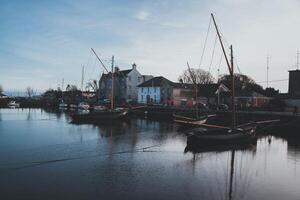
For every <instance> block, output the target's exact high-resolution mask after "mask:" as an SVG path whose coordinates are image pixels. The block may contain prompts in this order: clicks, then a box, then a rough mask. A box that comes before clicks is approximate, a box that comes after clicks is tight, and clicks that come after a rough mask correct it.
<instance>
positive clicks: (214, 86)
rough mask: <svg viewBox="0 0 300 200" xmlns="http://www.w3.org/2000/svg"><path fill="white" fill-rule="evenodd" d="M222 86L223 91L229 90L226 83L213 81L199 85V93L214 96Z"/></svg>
mask: <svg viewBox="0 0 300 200" xmlns="http://www.w3.org/2000/svg"><path fill="white" fill-rule="evenodd" d="M220 86H221V89H222V90H223V91H222V92H229V89H228V88H227V87H226V86H225V85H224V84H218V83H211V84H200V85H198V95H199V96H205V97H212V96H215V95H216V92H217V90H218V89H219V87H220Z"/></svg>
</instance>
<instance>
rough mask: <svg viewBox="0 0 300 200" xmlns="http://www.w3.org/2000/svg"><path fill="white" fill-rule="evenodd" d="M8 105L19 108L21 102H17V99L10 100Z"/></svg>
mask: <svg viewBox="0 0 300 200" xmlns="http://www.w3.org/2000/svg"><path fill="white" fill-rule="evenodd" d="M7 106H8V107H12V108H18V107H20V104H19V103H17V102H16V101H10V102H9V103H8V104H7Z"/></svg>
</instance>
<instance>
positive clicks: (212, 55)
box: [208, 35, 218, 73]
mask: <svg viewBox="0 0 300 200" xmlns="http://www.w3.org/2000/svg"><path fill="white" fill-rule="evenodd" d="M217 39H218V35H216V37H215V42H214V47H213V51H212V54H211V59H210V64H209V70H208V72H209V73H210V70H211V66H212V63H213V59H214V55H215V49H216V44H217Z"/></svg>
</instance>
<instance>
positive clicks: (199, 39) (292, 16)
mask: <svg viewBox="0 0 300 200" xmlns="http://www.w3.org/2000/svg"><path fill="white" fill-rule="evenodd" d="M0 3H1V6H0V84H1V85H2V86H3V88H4V90H10V91H22V90H25V88H26V87H27V86H30V87H33V88H35V89H37V90H39V91H43V90H45V89H47V88H49V87H52V88H56V87H57V86H58V85H59V84H60V83H61V80H62V78H64V79H65V84H67V83H69V84H77V85H78V86H79V85H80V79H81V67H82V65H85V66H86V74H85V79H86V80H88V79H96V78H97V79H98V78H99V76H100V74H101V73H102V72H103V69H102V68H101V67H100V66H99V63H98V62H97V61H96V58H95V57H94V55H92V53H91V51H90V48H91V47H93V48H94V49H95V50H96V51H97V52H98V53H99V54H100V57H101V58H103V59H104V60H106V61H105V62H106V64H107V65H109V62H108V59H109V58H110V57H111V55H112V54H113V55H115V58H116V65H117V66H119V67H120V68H121V69H126V68H129V67H130V66H131V64H132V63H133V62H135V63H137V66H138V70H139V71H140V72H141V73H143V74H153V75H155V76H157V75H163V76H165V77H167V78H169V79H171V80H173V81H175V80H176V79H177V77H178V75H179V74H180V73H181V72H182V71H183V70H184V69H186V61H189V62H190V64H191V65H192V66H194V67H198V66H199V62H200V57H201V53H202V49H203V46H204V40H205V35H206V32H207V28H208V23H209V17H210V16H209V15H210V13H211V12H213V13H215V15H216V19H217V22H218V24H219V27H220V29H221V32H222V34H223V37H224V39H226V41H227V42H228V43H229V44H233V46H234V50H235V58H236V61H237V64H238V66H239V68H240V71H241V72H242V73H245V74H247V75H249V76H251V77H252V78H254V79H255V80H256V81H257V82H263V81H265V80H266V57H267V56H268V55H269V56H270V80H281V79H287V78H288V73H287V71H288V70H289V69H293V68H295V62H296V52H297V50H298V49H299V50H300V37H299V36H300V27H299V24H300V12H298V11H299V9H300V1H299V0H285V1H281V0H215V1H208V0H207V1H206V0H185V1H183V0H148V1H146V0H136V1H135V0H132V1H129V0H115V1H103V0H85V1H83V0H60V1H59V0H49V1H48V0H43V1H40V0H27V1H21V0H19V1H18V0H1V2H0ZM214 39H215V31H214V29H213V28H211V30H210V33H209V37H208V43H207V44H208V45H207V47H206V51H205V54H204V57H203V62H202V65H201V66H200V67H201V68H202V69H205V70H208V69H209V66H210V62H211V55H212V49H213V46H214ZM220 50H221V49H220V46H219V44H218V43H217V46H216V50H215V54H214V59H213V62H212V67H211V73H212V74H213V75H214V76H216V75H217V69H218V68H219V60H220V56H221V51H220ZM220 71H221V73H226V72H227V71H226V66H225V63H224V62H222V63H221V65H220ZM262 85H264V86H265V85H266V84H265V83H262ZM270 85H271V86H274V87H276V88H278V89H280V90H281V91H283V92H284V91H286V90H287V81H280V82H271V83H270Z"/></svg>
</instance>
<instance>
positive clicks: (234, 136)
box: [187, 14, 257, 145]
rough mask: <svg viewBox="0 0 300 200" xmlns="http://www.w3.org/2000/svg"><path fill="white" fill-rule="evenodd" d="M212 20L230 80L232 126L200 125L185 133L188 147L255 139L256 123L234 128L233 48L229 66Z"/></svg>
mask: <svg viewBox="0 0 300 200" xmlns="http://www.w3.org/2000/svg"><path fill="white" fill-rule="evenodd" d="M211 17H212V19H213V22H214V25H215V28H216V32H217V35H218V38H219V41H220V44H221V47H222V51H223V54H224V57H225V59H226V63H227V67H228V70H229V74H230V76H231V78H232V85H231V86H232V88H231V108H232V126H231V127H224V126H217V125H206V124H202V127H201V128H197V129H193V130H190V131H189V132H187V137H188V138H187V139H188V143H189V144H190V145H193V144H196V145H198V144H205V145H217V144H239V143H242V142H250V141H252V140H254V139H255V131H256V127H257V123H255V122H253V123H247V124H243V125H239V126H236V109H235V89H234V66H233V48H232V45H231V46H230V52H231V53H230V64H229V60H228V58H227V54H226V52H225V49H224V46H223V42H222V39H221V36H220V33H219V30H218V27H217V24H216V21H215V18H214V15H213V14H211Z"/></svg>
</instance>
